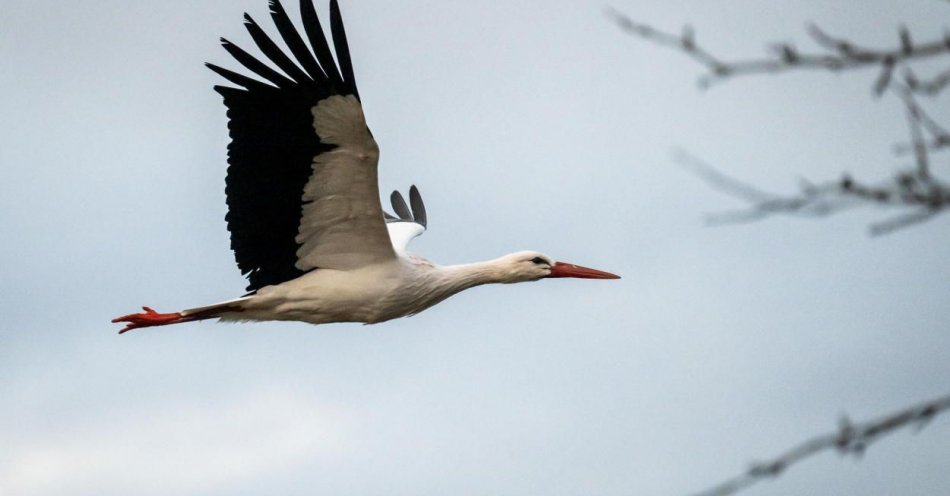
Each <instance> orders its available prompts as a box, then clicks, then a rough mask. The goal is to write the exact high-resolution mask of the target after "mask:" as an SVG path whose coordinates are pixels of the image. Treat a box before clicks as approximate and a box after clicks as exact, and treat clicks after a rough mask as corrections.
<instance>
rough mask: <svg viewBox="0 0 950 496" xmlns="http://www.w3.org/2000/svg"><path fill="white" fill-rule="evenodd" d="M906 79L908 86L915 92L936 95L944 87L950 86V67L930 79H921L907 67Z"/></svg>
mask: <svg viewBox="0 0 950 496" xmlns="http://www.w3.org/2000/svg"><path fill="white" fill-rule="evenodd" d="M904 81H905V82H906V83H907V87H908V88H910V90H911V91H913V92H914V93H917V94H920V95H924V96H936V95H938V94H940V92H941V91H943V89H944V88H946V87H947V86H950V69H947V70H945V71H943V72H941V73H939V74H937V75H936V76H933V77H931V78H930V79H929V80H928V79H920V77H919V76H917V74H916V73H914V72H913V71H912V70H911V69H910V68H907V69H906V70H905V73H904Z"/></svg>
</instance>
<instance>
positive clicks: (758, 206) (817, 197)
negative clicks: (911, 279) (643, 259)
mask: <svg viewBox="0 0 950 496" xmlns="http://www.w3.org/2000/svg"><path fill="white" fill-rule="evenodd" d="M675 155H676V156H675V160H676V161H677V162H679V163H680V164H681V165H683V166H685V167H687V168H688V169H690V170H691V171H692V172H694V173H696V174H697V175H698V176H699V177H700V178H702V179H703V180H704V181H706V182H707V183H708V184H709V185H710V186H712V187H713V188H715V189H718V190H720V191H722V192H723V193H726V194H728V195H730V196H733V197H735V198H738V199H740V200H742V201H744V202H746V203H748V204H749V208H747V209H742V210H738V211H731V212H722V213H718V214H711V215H709V216H707V221H708V222H710V223H711V224H715V225H720V224H731V223H737V222H751V221H755V220H759V219H762V218H764V217H767V216H770V215H776V214H786V215H800V216H805V217H826V216H828V215H832V214H835V213H838V212H841V211H844V210H847V209H851V208H855V207H859V206H863V205H880V206H887V207H903V208H908V209H913V212H911V213H909V214H902V215H900V216H898V217H896V218H894V219H889V220H885V221H883V222H880V223H876V224H873V225H872V226H871V228H870V233H871V234H872V235H881V234H889V233H891V232H893V231H895V230H898V229H900V228H903V227H908V226H911V225H914V224H917V223H919V222H923V221H925V220H929V219H930V218H932V217H934V216H935V215H937V214H940V213H943V212H945V211H948V210H950V185H947V184H944V183H942V182H940V181H939V180H937V179H935V178H933V177H931V176H930V175H929V174H928V175H921V174H920V169H915V170H912V171H907V172H899V173H897V174H896V175H895V176H894V177H892V178H890V179H888V180H885V181H881V182H880V183H877V184H866V183H862V182H858V181H856V180H855V179H853V178H852V177H851V176H848V175H845V176H843V177H842V178H841V179H839V180H837V181H826V182H823V183H819V184H815V183H812V182H810V181H807V180H802V181H801V182H800V184H799V191H798V193H797V194H793V195H779V194H774V193H768V192H765V191H762V190H760V189H758V188H756V187H755V186H752V185H751V184H748V183H746V182H744V181H742V180H739V179H736V178H734V177H731V176H728V175H726V174H724V173H723V172H721V171H719V170H717V169H716V168H715V167H713V166H711V165H709V164H707V163H705V162H703V161H702V160H700V159H698V158H696V157H695V156H693V155H691V154H689V153H688V152H685V151H682V150H678V151H677V152H676V154H675Z"/></svg>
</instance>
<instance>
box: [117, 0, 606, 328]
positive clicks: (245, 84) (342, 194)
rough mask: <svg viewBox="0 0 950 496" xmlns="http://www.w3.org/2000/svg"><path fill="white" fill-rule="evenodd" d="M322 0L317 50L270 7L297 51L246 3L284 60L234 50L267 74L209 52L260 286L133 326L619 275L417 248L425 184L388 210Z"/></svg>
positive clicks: (248, 252)
mask: <svg viewBox="0 0 950 496" xmlns="http://www.w3.org/2000/svg"><path fill="white" fill-rule="evenodd" d="M311 1H312V0H301V2H300V10H301V17H302V19H303V25H304V32H305V34H306V36H307V39H308V40H309V44H310V47H312V48H313V51H312V52H311V50H310V49H309V48H308V47H307V44H306V42H304V39H303V38H302V37H301V35H300V33H299V32H298V31H297V29H296V28H295V27H294V25H293V23H292V22H291V20H290V18H289V17H288V16H287V12H286V11H285V10H284V8H283V7H282V6H281V4H280V2H279V1H278V0H271V2H270V7H271V10H270V14H271V17H273V20H274V23H275V24H276V25H277V29H278V31H279V33H280V36H281V38H283V41H284V43H285V44H286V46H287V48H288V49H289V54H288V53H285V52H284V51H282V50H281V49H280V48H279V47H278V46H277V45H276V44H275V43H274V41H273V40H271V39H270V38H269V37H268V36H267V35H266V34H265V33H264V31H263V30H262V29H261V28H260V26H259V25H258V24H257V23H256V22H254V20H253V19H251V17H250V16H249V15H247V14H244V20H245V27H246V28H247V30H248V31H249V32H250V34H251V38H252V39H253V40H254V42H255V43H256V44H257V47H258V48H260V50H261V52H262V53H263V54H264V55H265V56H266V57H267V58H268V59H269V60H270V61H271V62H272V63H273V64H274V65H275V66H277V68H279V69H280V70H281V71H282V72H278V71H277V70H275V69H273V68H271V67H270V66H269V65H267V64H265V63H263V62H261V61H260V60H258V59H256V58H254V57H253V56H251V55H250V54H248V53H247V52H245V51H244V50H242V49H240V48H238V47H237V46H236V45H234V44H233V43H231V42H229V41H228V40H225V39H223V38H222V39H221V44H222V45H223V46H224V49H225V50H227V51H228V53H230V54H231V56H233V57H234V58H235V59H236V60H237V61H238V62H239V63H241V65H243V66H244V67H245V68H246V69H247V70H249V71H251V72H252V73H254V74H256V75H257V76H259V77H260V78H262V79H263V80H264V81H261V80H259V79H254V78H251V77H248V76H245V75H242V74H239V73H236V72H233V71H229V70H227V69H223V68H221V67H218V66H215V65H212V64H207V66H208V67H209V68H210V69H211V70H213V71H214V72H216V73H217V74H219V75H220V76H222V77H223V78H224V79H227V80H228V81H230V82H231V83H232V84H234V85H235V86H237V87H230V86H216V87H215V88H214V89H215V90H216V91H217V92H218V93H220V94H221V95H222V96H223V97H224V104H225V105H226V106H227V108H228V117H229V119H230V123H229V125H228V128H229V130H230V137H231V144H230V146H228V163H229V167H228V174H227V181H226V182H227V188H226V193H227V204H228V214H227V217H226V220H227V224H228V230H229V231H230V232H231V248H232V249H233V250H234V257H235V259H236V261H237V265H238V267H239V268H240V270H241V272H242V273H243V274H245V275H246V276H247V278H248V280H249V282H250V284H249V286H248V287H247V290H248V291H249V293H248V294H246V295H245V296H242V297H240V298H237V299H233V300H229V301H225V302H222V303H217V304H214V305H208V306H203V307H198V308H191V309H188V310H182V311H180V312H174V313H158V312H155V311H154V310H152V309H150V308H148V307H143V309H144V312H143V313H135V314H131V315H125V316H123V317H119V318H116V319H114V320H113V321H112V322H123V323H125V324H126V326H125V328H124V329H122V330H121V331H119V332H120V333H123V332H126V331H129V330H132V329H137V328H140V327H151V326H162V325H168V324H178V323H182V322H191V321H195V320H204V319H212V318H218V319H221V320H225V321H265V320H296V321H303V322H309V323H312V324H323V323H329V322H363V323H377V322H383V321H387V320H390V319H394V318H397V317H404V316H408V315H413V314H416V313H418V312H421V311H422V310H425V309H426V308H429V307H430V306H432V305H435V304H436V303H439V302H440V301H442V300H444V299H446V298H448V297H449V296H452V295H453V294H455V293H458V292H460V291H462V290H465V289H468V288H471V287H473V286H478V285H481V284H491V283H515V282H526V281H536V280H539V279H543V278H549V277H580V278H588V279H617V278H618V276H616V275H614V274H610V273H607V272H602V271H599V270H595V269H589V268H586V267H581V266H578V265H573V264H568V263H563V262H555V261H554V260H552V259H551V258H550V257H548V256H547V255H544V254H542V253H538V252H533V251H522V252H518V253H513V254H511V255H506V256H504V257H501V258H498V259H495V260H490V261H487V262H480V263H473V264H465V265H450V266H440V265H436V264H434V263H432V262H429V261H428V260H425V259H423V258H420V257H418V256H415V255H411V254H409V253H407V252H406V246H407V245H408V244H409V241H410V240H412V239H413V238H415V237H416V236H419V235H420V234H422V233H423V232H424V231H425V229H426V211H425V206H424V205H423V203H422V197H421V196H420V195H419V190H418V189H416V187H415V186H413V187H412V188H410V190H409V205H407V204H406V202H405V200H404V199H403V197H402V195H400V194H399V192H398V191H396V192H393V194H392V196H391V203H392V208H393V211H394V213H395V214H396V215H390V214H388V213H384V212H383V209H382V205H381V203H380V198H379V189H378V185H377V162H378V159H379V148H378V147H377V145H376V142H375V141H374V140H373V135H372V133H371V132H370V131H369V129H368V128H367V127H366V121H365V120H364V117H363V109H362V106H361V104H360V98H359V93H358V92H357V89H356V82H355V80H354V78H353V65H352V63H351V61H350V53H349V48H348V47H347V41H346V34H345V32H344V30H343V21H342V18H341V16H340V9H339V6H338V5H337V0H331V1H330V28H331V33H332V37H333V46H334V48H335V50H336V61H337V62H339V70H338V69H337V64H336V63H335V62H334V58H333V55H332V54H331V51H330V46H329V44H328V43H327V39H326V37H325V35H324V32H323V28H322V27H321V26H320V21H319V19H318V17H317V13H316V10H315V9H314V6H313V4H312V3H311ZM291 56H292V58H291ZM410 206H411V208H410Z"/></svg>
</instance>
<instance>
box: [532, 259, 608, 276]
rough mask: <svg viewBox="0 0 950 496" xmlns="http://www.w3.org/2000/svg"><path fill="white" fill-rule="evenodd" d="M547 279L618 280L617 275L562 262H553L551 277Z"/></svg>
mask: <svg viewBox="0 0 950 496" xmlns="http://www.w3.org/2000/svg"><path fill="white" fill-rule="evenodd" d="M548 277H577V278H580V279H620V276H618V275H617V274H611V273H610V272H604V271H602V270H597V269H591V268H589V267H581V266H580V265H574V264H569V263H564V262H554V266H553V267H551V275H550V276H548Z"/></svg>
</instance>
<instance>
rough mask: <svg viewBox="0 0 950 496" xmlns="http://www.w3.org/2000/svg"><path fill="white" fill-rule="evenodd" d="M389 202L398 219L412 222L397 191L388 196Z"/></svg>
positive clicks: (410, 215)
mask: <svg viewBox="0 0 950 496" xmlns="http://www.w3.org/2000/svg"><path fill="white" fill-rule="evenodd" d="M389 201H390V203H392V204H393V211H394V212H396V215H398V216H399V218H400V219H402V220H406V221H409V222H412V213H411V212H410V211H409V206H408V205H406V200H405V199H403V197H402V195H401V194H400V193H399V191H393V194H391V195H389Z"/></svg>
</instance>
